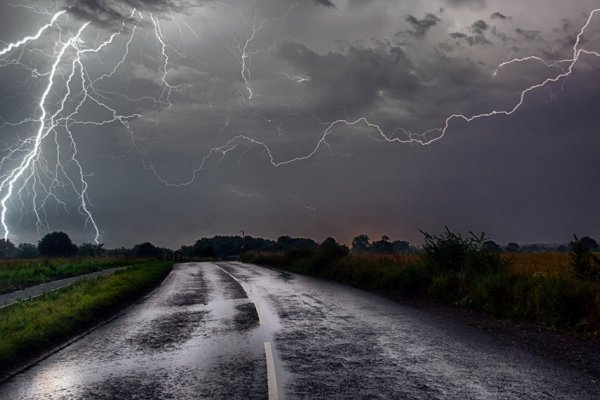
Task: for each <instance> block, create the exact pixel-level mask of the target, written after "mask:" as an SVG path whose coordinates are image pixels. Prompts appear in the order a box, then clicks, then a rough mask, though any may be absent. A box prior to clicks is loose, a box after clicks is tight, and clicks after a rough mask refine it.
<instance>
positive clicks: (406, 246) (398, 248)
mask: <svg viewBox="0 0 600 400" xmlns="http://www.w3.org/2000/svg"><path fill="white" fill-rule="evenodd" d="M392 247H393V248H394V253H403V254H405V253H410V243H409V242H407V241H405V240H396V241H394V242H392Z"/></svg>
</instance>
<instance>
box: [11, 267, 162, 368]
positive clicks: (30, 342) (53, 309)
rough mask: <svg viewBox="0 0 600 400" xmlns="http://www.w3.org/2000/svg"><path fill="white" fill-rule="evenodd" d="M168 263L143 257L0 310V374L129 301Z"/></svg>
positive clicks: (159, 276)
mask: <svg viewBox="0 0 600 400" xmlns="http://www.w3.org/2000/svg"><path fill="white" fill-rule="evenodd" d="M171 267H172V263H171V262H168V261H154V262H146V263H143V264H139V265H136V266H133V267H131V268H128V269H126V270H123V271H119V272H117V273H115V274H114V275H111V276H107V277H102V278H96V279H90V280H84V281H81V282H78V283H75V284H73V285H72V286H69V287H67V288H65V289H61V290H58V291H55V292H51V293H48V294H46V295H43V296H41V297H39V298H37V299H35V300H32V301H25V302H21V303H17V304H14V305H12V306H9V307H6V308H2V309H0V376H2V375H3V374H5V373H7V372H8V371H10V370H11V369H13V368H15V367H17V366H19V365H20V364H22V363H24V362H26V360H28V359H31V358H33V357H36V356H38V355H40V354H43V352H45V351H47V350H49V349H51V348H53V347H55V346H57V345H58V344H60V343H62V342H64V341H65V340H67V339H69V338H70V337H73V336H74V335H76V334H78V333H82V332H84V331H85V330H87V329H89V328H90V327H91V326H93V325H94V324H95V323H97V322H98V321H100V320H102V319H104V318H107V317H108V316H109V315H111V314H112V313H114V312H115V311H116V310H118V309H121V308H122V307H123V306H125V305H127V304H130V303H132V302H133V301H135V300H136V299H138V298H139V297H140V296H142V295H143V294H145V293H147V292H149V291H150V290H151V289H152V288H154V287H155V286H156V285H157V284H158V283H159V282H161V281H162V280H163V279H164V278H165V277H166V276H167V274H168V273H169V271H170V270H171Z"/></svg>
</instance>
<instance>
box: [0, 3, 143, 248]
mask: <svg viewBox="0 0 600 400" xmlns="http://www.w3.org/2000/svg"><path fill="white" fill-rule="evenodd" d="M65 12H66V11H60V12H57V13H55V14H54V15H53V16H52V19H51V21H50V22H48V23H47V24H46V25H44V26H42V27H41V28H40V29H39V30H38V32H37V33H36V34H35V35H31V36H27V37H25V38H23V39H21V40H19V41H18V42H14V43H10V44H9V45H8V46H7V47H6V48H4V49H3V50H2V54H9V53H11V52H12V51H14V50H16V49H18V48H20V47H24V46H25V45H27V44H28V43H31V42H34V41H35V40H37V39H39V38H40V37H41V36H42V35H44V33H45V32H46V31H48V30H49V29H50V28H52V27H53V26H55V25H59V24H58V22H59V18H60V17H61V16H62V15H64V14H65ZM135 13H136V10H133V11H132V13H131V15H130V17H129V18H130V19H131V18H133V16H134V14H135ZM91 23H92V21H87V22H85V23H83V24H81V26H80V27H79V28H78V29H77V31H76V33H75V34H73V35H71V37H70V38H69V39H68V40H66V41H64V42H63V41H61V40H59V41H57V42H56V46H55V53H54V54H53V55H51V56H52V59H53V62H52V64H51V66H50V70H49V72H48V73H45V74H38V76H47V83H46V85H45V88H44V91H43V93H42V94H41V96H40V99H39V102H38V103H37V109H38V111H39V113H40V115H39V117H38V118H27V119H24V120H23V121H20V122H18V123H8V122H7V123H5V125H9V126H13V127H15V126H20V125H24V124H27V123H35V124H37V126H38V127H37V129H36V131H35V134H34V135H33V136H32V137H30V138H27V139H25V140H22V141H20V142H19V143H18V144H17V145H16V146H15V147H13V148H9V149H8V151H7V154H6V155H5V156H4V157H3V158H2V160H0V167H6V165H7V164H9V162H11V161H14V160H15V159H16V158H18V157H19V156H21V155H22V156H21V160H20V161H18V162H17V165H16V166H15V167H14V168H12V169H11V170H9V171H8V172H7V173H4V174H3V175H2V176H1V177H0V193H1V194H2V197H1V198H0V225H1V227H2V232H3V236H4V238H5V239H8V237H9V235H10V229H9V226H8V223H7V213H8V208H9V207H8V205H9V204H8V202H9V200H10V199H11V198H13V197H14V196H15V195H17V196H18V197H19V198H22V195H23V194H24V192H25V191H26V190H28V189H26V188H27V187H30V188H32V189H31V193H32V202H33V213H34V215H35V218H36V226H37V228H38V234H39V231H40V229H41V227H42V226H47V225H48V224H47V223H44V222H43V221H44V220H45V217H44V215H45V211H44V209H45V206H46V204H47V201H48V200H49V199H50V198H52V199H54V200H56V202H57V203H58V204H59V205H61V206H63V207H65V209H66V203H64V202H63V201H61V200H60V198H59V197H58V195H57V194H56V190H57V189H58V188H65V187H66V185H65V184H67V185H68V186H69V187H71V188H72V189H73V191H74V193H75V194H76V196H77V198H78V200H79V212H80V213H81V214H82V215H84V216H85V229H86V230H87V228H88V227H91V229H92V230H93V233H94V242H96V243H99V242H100V230H99V228H98V225H97V223H96V221H95V219H94V216H93V215H92V212H91V209H90V202H89V198H88V183H87V181H86V175H85V173H84V169H83V167H82V165H81V163H80V162H79V160H78V155H79V150H78V148H77V143H76V140H75V137H74V135H73V132H72V131H71V127H72V126H73V125H80V124H83V125H99V126H102V125H106V124H110V123H113V122H119V123H121V124H122V125H124V126H125V127H126V128H128V130H130V127H129V120H131V119H132V118H137V117H139V116H140V115H139V114H133V115H121V114H119V113H118V112H117V110H115V109H114V108H112V107H110V106H109V105H107V104H106V103H105V102H104V101H103V100H102V96H100V95H98V93H96V90H95V86H94V85H95V84H97V83H98V82H100V81H102V80H104V79H106V78H109V77H111V76H113V75H114V74H115V73H116V71H117V69H118V68H119V67H120V66H121V65H122V64H123V62H124V60H125V58H126V57H127V55H128V53H129V46H130V44H131V42H132V40H133V36H134V34H135V28H136V27H137V25H136V26H134V29H133V31H132V35H131V38H130V39H129V41H128V42H127V45H126V52H125V55H124V56H123V58H122V59H121V60H119V62H118V63H117V64H116V65H115V66H114V68H113V70H112V71H111V72H109V73H107V74H104V75H102V76H100V77H99V78H97V79H95V80H93V81H91V80H90V78H89V75H88V73H87V70H86V68H85V66H84V63H83V57H84V56H85V55H90V54H93V55H98V54H99V53H100V52H101V51H102V50H103V49H105V48H106V47H108V46H110V45H112V44H113V42H114V41H115V39H116V37H118V36H120V35H122V34H123V33H124V31H125V21H124V22H123V24H122V27H121V30H119V31H117V32H114V33H113V34H111V35H110V37H109V38H108V39H107V40H106V41H104V42H102V43H101V44H100V45H99V46H97V47H86V46H85V41H84V40H83V35H84V32H85V31H86V29H87V28H88V27H89V26H90V25H91ZM59 29H61V28H60V27H59ZM61 32H62V29H61ZM61 36H62V35H61ZM70 52H74V55H72V56H71V55H70ZM69 58H71V61H70V62H69V61H67V60H68V59H69ZM67 65H69V68H68V69H67V71H68V72H67V76H66V79H65V78H64V77H63V80H64V87H63V89H64V90H65V93H64V95H62V96H61V98H60V99H59V102H58V103H56V104H58V107H57V109H56V111H54V112H51V111H50V110H49V107H50V106H51V105H52V104H55V102H53V101H50V96H51V95H56V94H57V93H59V91H60V90H61V89H60V86H59V84H60V82H61V79H59V77H60V76H61V75H62V73H61V72H60V70H61V69H63V68H64V67H66V66H67ZM76 79H78V80H79V81H80V86H81V87H80V88H79V93H74V88H73V86H74V84H75V83H74V82H75V81H76ZM72 99H77V101H76V104H75V107H74V109H73V111H72V112H70V113H67V112H66V110H67V106H68V103H69V101H70V100H72ZM86 102H91V103H94V104H96V105H97V106H99V107H101V108H103V109H105V110H107V111H108V112H110V113H111V114H112V118H108V119H106V120H103V121H80V120H78V119H77V116H78V114H79V113H80V110H81V108H82V107H83V105H84V104H85V103H86ZM59 128H62V131H63V132H64V137H65V138H66V139H67V143H68V153H69V156H68V160H64V153H65V152H66V151H65V150H63V148H62V147H61V142H60V140H59V135H60V134H59V130H58V129H59ZM49 137H53V139H54V145H55V147H56V155H55V157H56V160H55V164H56V165H55V167H54V169H53V170H51V169H50V165H49V162H48V161H47V160H46V159H45V157H44V155H43V143H44V142H45V141H46V139H47V138H49ZM66 165H71V166H73V168H75V170H76V173H75V175H76V178H74V177H72V175H71V174H70V173H69V172H68V171H67V167H66ZM60 177H62V178H64V180H65V182H62V181H61V180H60ZM44 181H47V182H46V183H45V182H44ZM38 190H40V191H41V192H42V193H44V195H43V196H42V197H41V198H40V197H39V192H38ZM21 202H22V207H21V211H23V207H24V203H23V201H22V200H21Z"/></svg>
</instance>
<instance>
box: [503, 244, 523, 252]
mask: <svg viewBox="0 0 600 400" xmlns="http://www.w3.org/2000/svg"><path fill="white" fill-rule="evenodd" d="M519 250H521V246H519V245H518V244H517V243H515V242H510V243H509V244H507V245H506V251H508V252H509V253H518V252H519Z"/></svg>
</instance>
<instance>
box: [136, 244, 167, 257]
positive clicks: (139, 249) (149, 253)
mask: <svg viewBox="0 0 600 400" xmlns="http://www.w3.org/2000/svg"><path fill="white" fill-rule="evenodd" d="M132 254H133V256H134V257H160V255H161V252H160V249H159V248H158V247H156V246H155V245H153V244H152V243H150V242H144V243H140V244H136V245H135V246H133V250H132Z"/></svg>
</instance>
